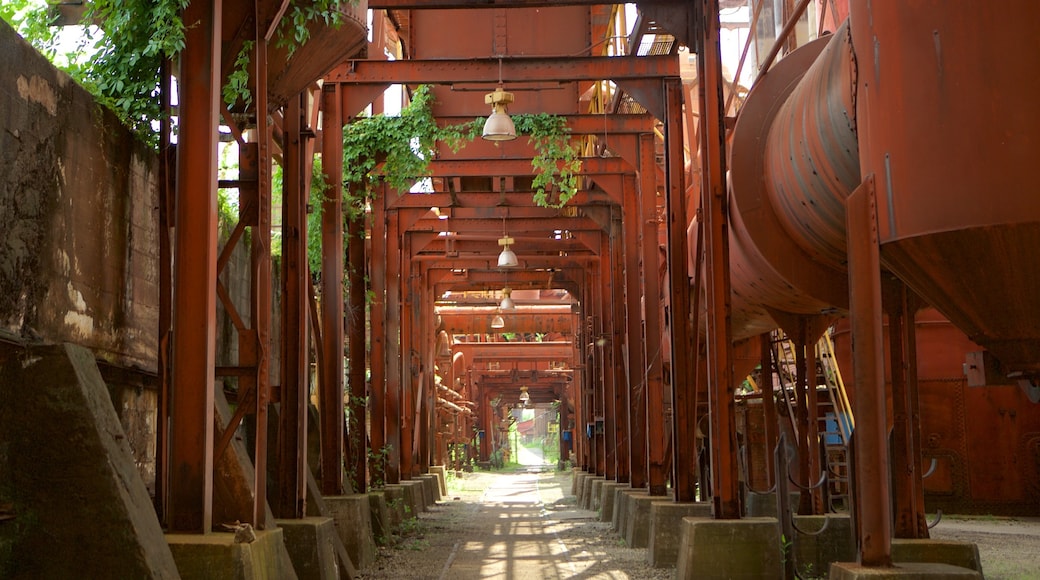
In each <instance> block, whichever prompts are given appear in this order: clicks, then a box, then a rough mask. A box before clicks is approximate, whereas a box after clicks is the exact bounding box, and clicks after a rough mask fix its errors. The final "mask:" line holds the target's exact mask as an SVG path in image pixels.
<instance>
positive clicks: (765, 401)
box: [759, 332, 780, 488]
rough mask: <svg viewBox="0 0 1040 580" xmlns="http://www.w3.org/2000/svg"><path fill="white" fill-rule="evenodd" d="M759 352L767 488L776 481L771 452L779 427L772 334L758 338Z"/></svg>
mask: <svg viewBox="0 0 1040 580" xmlns="http://www.w3.org/2000/svg"><path fill="white" fill-rule="evenodd" d="M759 340H760V341H761V343H762V344H761V350H760V351H759V354H760V357H761V363H760V365H761V369H762V375H761V379H760V380H759V388H760V389H761V391H762V413H763V416H764V421H763V423H764V424H765V464H766V482H767V483H768V487H770V488H771V487H773V484H774V482H775V481H776V471H775V470H774V462H775V459H776V457H775V455H774V454H773V450H774V449H776V443H777V439H778V437H779V435H778V433H779V432H780V426H779V425H778V423H777V414H776V398H775V395H774V393H773V346H772V340H773V339H772V333H769V332H765V333H763V334H762V335H761V336H760V337H759Z"/></svg>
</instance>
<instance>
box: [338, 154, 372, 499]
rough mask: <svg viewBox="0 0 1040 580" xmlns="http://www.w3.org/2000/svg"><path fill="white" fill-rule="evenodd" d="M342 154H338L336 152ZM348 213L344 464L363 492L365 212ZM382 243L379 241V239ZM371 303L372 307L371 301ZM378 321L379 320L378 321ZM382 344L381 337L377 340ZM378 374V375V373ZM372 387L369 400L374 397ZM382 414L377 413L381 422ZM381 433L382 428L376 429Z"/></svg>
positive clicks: (357, 209)
mask: <svg viewBox="0 0 1040 580" xmlns="http://www.w3.org/2000/svg"><path fill="white" fill-rule="evenodd" d="M340 158H342V155H341V156H340ZM347 213H348V215H349V216H350V219H349V221H348V222H347V240H348V241H347V253H348V260H349V265H348V268H347V284H348V292H349V295H348V298H347V303H348V305H349V308H348V311H347V349H348V354H349V356H348V360H349V362H348V365H347V384H348V387H349V389H348V390H349V391H350V405H349V412H348V415H349V417H350V424H349V425H348V433H349V435H350V437H349V439H348V441H347V465H348V466H349V469H350V471H351V473H353V474H354V492H356V493H365V492H366V491H368V482H367V478H366V475H367V474H368V449H367V448H366V447H365V444H366V435H365V417H366V416H367V415H368V413H367V408H366V407H367V403H366V401H368V396H367V395H368V388H367V387H368V386H367V385H366V384H365V352H366V349H365V297H366V292H365V221H364V220H365V212H364V208H362V207H351V208H349V210H348V212H347ZM379 243H380V244H382V241H381V240H380V242H379ZM372 306H373V311H374V308H375V304H373V305H372ZM380 324H382V322H381V321H380ZM374 342H375V341H373V364H372V367H373V379H374V378H375V373H374V369H375V356H374V351H375V344H374ZM380 345H382V340H380ZM380 376H382V375H380ZM373 384H375V381H374V380H373ZM374 395H375V389H373V403H374V399H375V396H374ZM372 411H373V412H372V419H373V428H372V430H373V432H374V431H375V430H376V429H375V427H374V424H375V423H376V422H377V420H376V417H377V415H376V413H375V409H374V408H373V410H372ZM381 421H382V416H379V421H378V422H380V424H381ZM379 431H380V433H379V435H380V437H382V429H380V430H379ZM372 446H373V448H374V449H375V450H377V451H378V450H379V449H380V448H381V447H382V441H380V444H379V447H376V446H375V437H374V436H373V437H372Z"/></svg>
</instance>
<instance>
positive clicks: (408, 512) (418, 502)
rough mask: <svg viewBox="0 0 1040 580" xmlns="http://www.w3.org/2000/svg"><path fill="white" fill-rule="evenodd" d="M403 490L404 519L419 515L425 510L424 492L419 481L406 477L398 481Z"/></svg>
mask: <svg viewBox="0 0 1040 580" xmlns="http://www.w3.org/2000/svg"><path fill="white" fill-rule="evenodd" d="M398 485H400V486H401V489H402V490H404V519H406V520H407V519H411V518H416V517H419V514H421V513H422V512H424V511H426V499H425V498H426V492H425V491H423V484H422V482H421V481H418V480H415V479H407V480H404V481H402V482H401V483H399V484H398Z"/></svg>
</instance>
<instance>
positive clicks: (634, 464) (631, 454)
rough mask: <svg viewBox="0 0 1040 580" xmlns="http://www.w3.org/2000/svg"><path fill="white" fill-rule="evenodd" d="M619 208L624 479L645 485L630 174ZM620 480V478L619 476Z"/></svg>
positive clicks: (637, 226)
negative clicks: (625, 419)
mask: <svg viewBox="0 0 1040 580" xmlns="http://www.w3.org/2000/svg"><path fill="white" fill-rule="evenodd" d="M644 138H645V139H646V142H647V145H645V146H646V147H651V148H652V147H653V135H641V136H640V149H642V148H643V147H644V145H643V139H644ZM622 183H623V186H624V188H623V196H622V201H623V205H622V209H621V227H622V235H623V236H624V238H625V252H624V254H625V256H624V262H625V285H624V289H625V293H624V298H625V324H626V326H625V349H626V354H627V356H626V357H625V362H626V365H625V370H626V372H627V375H626V377H627V379H626V384H625V409H624V411H623V412H625V413H627V414H628V443H627V445H626V447H627V449H628V469H627V470H626V475H627V476H628V480H627V481H626V482H621V483H629V484H631V485H632V487H634V488H637V489H638V488H642V487H644V486H646V364H645V359H644V358H643V308H642V300H641V297H642V287H641V285H640V274H639V234H640V232H641V231H642V223H641V215H640V210H639V196H640V195H641V192H640V190H639V187H638V183H637V182H636V179H635V177H634V176H629V175H626V176H625V177H624V180H623V182H622ZM619 481H620V480H619Z"/></svg>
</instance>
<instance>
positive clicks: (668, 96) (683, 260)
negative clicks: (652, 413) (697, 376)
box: [664, 78, 697, 502]
mask: <svg viewBox="0 0 1040 580" xmlns="http://www.w3.org/2000/svg"><path fill="white" fill-rule="evenodd" d="M664 95H665V113H666V118H667V121H666V123H665V203H666V205H667V208H668V223H667V226H668V274H669V276H668V280H669V285H670V287H669V289H668V291H669V304H670V308H669V316H670V318H671V320H670V321H669V323H670V324H669V328H671V331H672V341H671V344H672V356H671V359H672V366H671V377H672V380H671V383H672V384H671V387H672V425H671V427H672V473H673V480H672V481H673V482H674V485H673V486H672V487H673V491H674V494H675V499H676V501H684V502H690V501H694V500H695V499H696V478H695V477H694V476H693V472H692V470H689V469H685V467H686V466H691V465H694V464H695V462H696V459H697V451H696V436H695V432H696V428H697V425H696V421H697V407H696V397H695V380H694V373H695V372H696V367H695V366H694V365H693V364H691V363H693V362H694V360H695V358H696V357H695V355H694V353H693V343H692V341H691V340H690V272H689V266H688V264H689V259H690V251H689V241H688V239H687V227H688V225H689V223H690V221H689V219H688V217H687V215H686V186H685V173H686V172H685V156H684V154H683V135H682V127H683V123H682V118H683V106H682V101H683V98H682V81H681V80H680V79H677V78H669V79H665V81H664Z"/></svg>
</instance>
